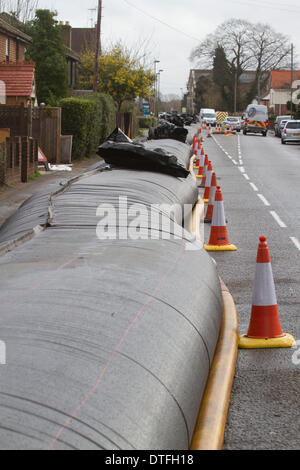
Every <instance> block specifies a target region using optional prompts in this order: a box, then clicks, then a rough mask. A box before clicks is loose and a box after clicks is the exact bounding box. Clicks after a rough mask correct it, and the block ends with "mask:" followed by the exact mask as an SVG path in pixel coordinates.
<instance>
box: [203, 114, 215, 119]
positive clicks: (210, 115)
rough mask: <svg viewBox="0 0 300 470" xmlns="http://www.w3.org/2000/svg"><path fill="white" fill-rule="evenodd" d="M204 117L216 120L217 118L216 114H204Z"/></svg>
mask: <svg viewBox="0 0 300 470" xmlns="http://www.w3.org/2000/svg"><path fill="white" fill-rule="evenodd" d="M203 117H205V118H212V119H213V118H215V117H216V114H213V113H209V114H203Z"/></svg>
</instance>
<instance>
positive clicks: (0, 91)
mask: <svg viewBox="0 0 300 470" xmlns="http://www.w3.org/2000/svg"><path fill="white" fill-rule="evenodd" d="M4 18H5V19H4ZM10 18H11V17H10V15H8V14H6V13H1V14H0V104H2V105H3V104H6V105H20V104H22V103H23V104H24V105H25V106H26V105H27V104H28V103H29V102H30V103H32V104H36V87H35V78H34V72H35V65H34V63H33V62H26V61H25V54H26V50H27V47H28V46H29V45H30V44H31V42H32V39H31V37H30V36H28V35H27V34H25V33H23V31H20V30H19V29H17V28H16V27H15V26H14V25H13V24H12V23H11V22H10V21H9V20H10ZM6 20H7V21H6Z"/></svg>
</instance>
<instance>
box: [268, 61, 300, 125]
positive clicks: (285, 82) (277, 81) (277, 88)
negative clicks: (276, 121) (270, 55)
mask: <svg viewBox="0 0 300 470" xmlns="http://www.w3.org/2000/svg"><path fill="white" fill-rule="evenodd" d="M299 88H300V70H294V71H293V83H292V72H291V70H272V71H271V73H270V79H269V84H268V90H269V91H268V93H267V95H266V96H265V97H264V98H263V99H262V100H260V102H261V104H265V105H266V106H268V108H269V111H270V112H272V113H273V114H275V115H276V116H280V115H286V114H290V111H289V110H288V108H287V103H288V101H291V93H292V92H294V91H296V90H297V89H299ZM299 93H300V89H299Z"/></svg>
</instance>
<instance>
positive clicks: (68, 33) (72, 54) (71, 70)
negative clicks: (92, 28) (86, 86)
mask: <svg viewBox="0 0 300 470" xmlns="http://www.w3.org/2000/svg"><path fill="white" fill-rule="evenodd" d="M59 25H60V27H61V35H62V38H63V42H64V45H65V46H66V48H67V63H68V85H69V88H71V89H74V88H76V84H77V76H78V66H79V64H80V49H79V47H76V48H74V47H73V44H74V43H76V44H77V42H76V41H74V36H75V33H74V31H75V30H76V29H82V28H76V29H74V28H72V26H71V25H70V23H69V21H66V22H65V23H64V22H63V21H61V22H60V23H59ZM86 29H88V28H86ZM77 46H79V43H78V45H77Z"/></svg>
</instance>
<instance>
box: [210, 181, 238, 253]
mask: <svg viewBox="0 0 300 470" xmlns="http://www.w3.org/2000/svg"><path fill="white" fill-rule="evenodd" d="M204 248H205V249H206V251H236V250H237V247H236V246H235V245H232V244H231V243H230V242H229V239H228V234H227V226H226V219H225V211H224V202H223V196H222V191H221V188H220V186H217V191H216V197H215V202H214V212H213V218H212V225H211V231H210V238H209V242H208V245H204Z"/></svg>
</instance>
